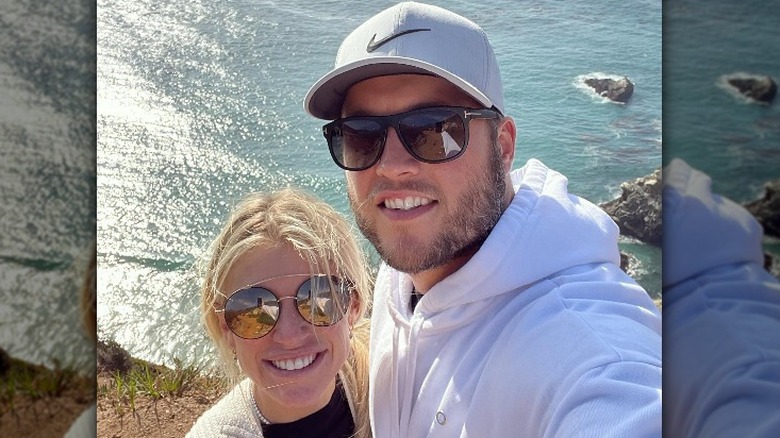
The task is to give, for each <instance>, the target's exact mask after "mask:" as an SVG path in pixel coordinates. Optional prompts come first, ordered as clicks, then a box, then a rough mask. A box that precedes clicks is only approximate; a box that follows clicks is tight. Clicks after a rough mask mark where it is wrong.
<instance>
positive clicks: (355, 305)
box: [347, 291, 360, 327]
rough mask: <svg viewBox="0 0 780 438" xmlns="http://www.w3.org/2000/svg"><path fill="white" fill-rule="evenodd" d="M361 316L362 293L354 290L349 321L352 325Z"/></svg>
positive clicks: (348, 314) (348, 311) (348, 315)
mask: <svg viewBox="0 0 780 438" xmlns="http://www.w3.org/2000/svg"><path fill="white" fill-rule="evenodd" d="M359 316H360V294H359V293H357V291H352V299H351V300H349V310H347V322H348V323H349V326H350V327H352V326H354V325H355V323H356V322H357V320H358V317H359Z"/></svg>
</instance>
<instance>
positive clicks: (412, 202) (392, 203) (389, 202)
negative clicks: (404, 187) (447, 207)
mask: <svg viewBox="0 0 780 438" xmlns="http://www.w3.org/2000/svg"><path fill="white" fill-rule="evenodd" d="M430 203H431V200H430V199H428V198H421V197H419V196H407V197H406V198H404V199H400V198H394V199H385V207H387V208H391V209H393V210H411V209H412V208H415V207H419V206H421V205H428V204H430Z"/></svg>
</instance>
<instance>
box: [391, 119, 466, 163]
mask: <svg viewBox="0 0 780 438" xmlns="http://www.w3.org/2000/svg"><path fill="white" fill-rule="evenodd" d="M398 130H399V135H400V136H401V138H402V139H403V140H404V142H405V143H406V145H407V146H408V147H409V148H410V149H411V151H412V153H413V154H414V155H416V156H417V158H419V159H421V160H423V161H430V162H437V161H444V160H448V159H452V158H454V157H457V156H458V155H460V154H461V152H463V150H464V147H465V145H466V128H465V124H464V121H463V119H462V118H461V117H460V116H459V115H458V114H456V113H455V112H453V111H449V110H447V109H431V110H427V111H420V112H416V113H412V114H410V115H408V116H407V117H404V118H403V119H402V120H401V122H400V123H399V124H398Z"/></svg>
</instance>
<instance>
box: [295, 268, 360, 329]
mask: <svg viewBox="0 0 780 438" xmlns="http://www.w3.org/2000/svg"><path fill="white" fill-rule="evenodd" d="M349 298H350V288H349V287H348V286H347V285H346V284H344V283H342V282H341V281H340V280H339V279H338V278H336V277H330V279H328V277H326V276H324V275H321V276H316V277H314V278H313V279H309V280H306V281H305V282H304V283H303V284H302V285H301V287H300V288H298V311H299V312H300V313H301V316H303V318H304V319H306V320H307V321H309V322H310V323H312V324H314V325H318V326H328V325H332V324H335V323H337V322H338V321H339V320H341V318H342V317H343V316H344V314H345V313H346V312H347V308H348V306H349Z"/></svg>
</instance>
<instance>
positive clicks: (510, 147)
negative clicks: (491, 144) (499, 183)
mask: <svg viewBox="0 0 780 438" xmlns="http://www.w3.org/2000/svg"><path fill="white" fill-rule="evenodd" d="M516 138H517V131H516V128H515V121H514V119H512V118H511V117H509V116H507V117H504V118H503V119H502V120H501V122H499V125H498V136H497V141H498V144H499V147H500V148H501V161H502V162H503V163H504V170H505V171H507V172H509V171H510V170H512V163H513V162H514V160H515V140H516Z"/></svg>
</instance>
